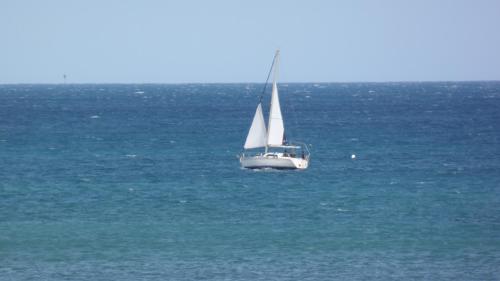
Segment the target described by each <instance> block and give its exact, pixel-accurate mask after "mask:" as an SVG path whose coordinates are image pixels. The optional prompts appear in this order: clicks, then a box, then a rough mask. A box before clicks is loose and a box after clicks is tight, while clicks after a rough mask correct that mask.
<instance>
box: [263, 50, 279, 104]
mask: <svg viewBox="0 0 500 281" xmlns="http://www.w3.org/2000/svg"><path fill="white" fill-rule="evenodd" d="M277 55H278V53H276V54H274V57H273V63H272V64H271V68H269V73H267V79H266V83H264V89H262V93H261V94H260V97H259V102H262V97H263V96H264V94H265V92H266V87H267V83H268V82H269V77H271V72H272V70H273V67H274V62H275V61H276V56H277Z"/></svg>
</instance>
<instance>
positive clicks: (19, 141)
mask: <svg viewBox="0 0 500 281" xmlns="http://www.w3.org/2000/svg"><path fill="white" fill-rule="evenodd" d="M261 88H262V85H258V84H206V85H204V84H192V85H189V84H187V85H3V86H0V280H500V277H499V276H500V122H499V120H500V82H461V83H451V82H448V83H444V82H443V83H377V84H370V83H349V84H340V83H337V84H289V85H281V88H280V94H281V105H282V107H283V114H284V118H285V128H286V133H287V137H288V138H289V139H292V140H302V141H305V142H307V143H308V144H310V146H311V148H310V149H311V153H312V160H311V165H310V168H309V169H308V170H306V171H269V170H264V171H252V170H243V169H240V167H239V163H238V159H237V158H236V155H237V154H238V153H240V151H241V148H242V145H243V142H244V140H245V137H246V133H247V130H248V127H249V125H250V122H251V118H252V116H253V114H254V111H255V106H256V104H257V101H258V94H259V92H260V90H261ZM268 99H269V97H268V96H267V99H266V100H265V104H266V105H267V103H268ZM264 110H265V111H267V110H268V108H267V107H265V108H264ZM351 154H356V156H357V158H356V159H355V160H352V159H351Z"/></svg>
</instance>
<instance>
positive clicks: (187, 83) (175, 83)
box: [0, 79, 500, 86]
mask: <svg viewBox="0 0 500 281" xmlns="http://www.w3.org/2000/svg"><path fill="white" fill-rule="evenodd" d="M449 82H452V83H467V82H500V79H498V80H479V79H478V80H388V81H330V82H326V81H310V82H305V81H301V82H287V81H282V82H279V83H278V84H361V83H366V84H369V83H371V84H384V83H449ZM264 83H265V82H74V83H73V82H66V83H65V82H13V83H2V82H0V85H1V86H4V85H5V86H7V85H58V86H64V85H193V84H198V85H199V84H233V85H235V84H264Z"/></svg>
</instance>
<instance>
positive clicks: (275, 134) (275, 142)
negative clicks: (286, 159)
mask: <svg viewBox="0 0 500 281" xmlns="http://www.w3.org/2000/svg"><path fill="white" fill-rule="evenodd" d="M275 75H276V70H275ZM284 133H285V127H284V125H283V116H281V108H280V100H279V97H278V86H277V85H276V79H275V80H274V82H273V92H272V96H271V109H270V111H269V131H268V134H267V145H268V146H280V145H282V144H283V135H284Z"/></svg>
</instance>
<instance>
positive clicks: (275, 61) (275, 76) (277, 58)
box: [265, 49, 280, 153]
mask: <svg viewBox="0 0 500 281" xmlns="http://www.w3.org/2000/svg"><path fill="white" fill-rule="evenodd" d="M279 62H280V50H279V49H278V50H276V53H275V54H274V59H273V65H272V68H273V87H272V94H271V102H270V106H269V120H268V121H267V122H268V124H267V141H266V150H265V153H267V151H268V148H269V134H270V132H271V120H272V116H273V96H272V95H273V94H274V92H275V91H277V85H276V80H277V79H278V70H279Z"/></svg>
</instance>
